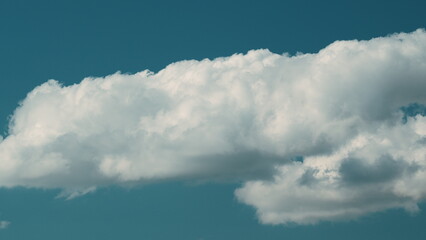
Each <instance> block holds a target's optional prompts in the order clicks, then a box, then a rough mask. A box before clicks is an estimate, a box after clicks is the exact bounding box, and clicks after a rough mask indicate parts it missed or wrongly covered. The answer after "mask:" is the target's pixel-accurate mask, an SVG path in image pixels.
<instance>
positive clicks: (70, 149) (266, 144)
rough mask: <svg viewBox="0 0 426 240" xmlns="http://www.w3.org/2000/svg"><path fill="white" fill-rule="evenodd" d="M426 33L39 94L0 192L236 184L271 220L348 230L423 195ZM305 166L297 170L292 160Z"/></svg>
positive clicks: (16, 139) (176, 67)
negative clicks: (413, 111) (414, 108)
mask: <svg viewBox="0 0 426 240" xmlns="http://www.w3.org/2000/svg"><path fill="white" fill-rule="evenodd" d="M425 79H426V33H425V31H424V30H417V31H415V32H413V33H409V34H405V33H402V34H396V35H392V36H388V37H383V38H376V39H372V40H369V41H338V42H335V43H333V44H331V45H330V46H328V47H326V48H325V49H323V50H321V51H320V52H319V53H317V54H303V55H297V56H293V57H291V56H288V55H286V54H284V55H278V54H274V53H271V52H269V51H268V50H254V51H250V52H248V53H247V54H245V55H243V54H236V55H233V56H231V57H226V58H217V59H214V60H207V59H206V60H203V61H193V60H192V61H181V62H176V63H173V64H171V65H169V66H168V67H166V68H165V69H163V70H162V71H160V72H158V73H156V74H154V73H151V72H149V71H143V72H140V73H137V74H133V75H129V74H120V73H116V74H113V75H110V76H107V77H104V78H86V79H84V80H83V81H82V82H81V83H79V84H75V85H72V86H62V85H60V84H59V83H58V82H56V81H54V80H50V81H48V82H46V83H45V84H42V85H41V86H38V87H37V88H35V89H34V90H33V91H31V92H30V93H29V94H28V96H27V97H26V98H25V99H24V100H23V101H22V103H21V105H20V107H19V108H17V109H16V111H15V112H14V114H13V117H12V121H11V122H10V129H9V135H8V136H7V137H5V138H4V139H2V140H1V139H0V186H6V187H13V186H26V187H43V188H62V189H64V193H65V194H68V195H69V197H74V196H78V195H81V194H84V193H87V192H90V191H93V190H94V188H95V187H99V186H105V185H109V184H124V183H126V184H127V183H138V182H147V181H155V180H164V179H169V180H173V179H196V180H200V179H202V180H223V179H227V180H238V181H245V182H246V183H245V184H244V185H243V186H242V188H240V189H238V190H237V191H236V194H237V197H238V199H239V200H240V201H242V202H244V203H247V204H250V205H252V206H254V207H255V208H256V209H257V212H258V214H259V217H260V220H261V221H262V222H264V223H272V224H278V223H287V222H296V223H313V222H317V221H320V220H335V219H347V218H353V217H357V216H361V215H363V214H366V213H369V212H375V211H380V210H384V209H388V208H393V207H404V208H406V209H410V210H413V209H414V210H415V209H416V203H417V202H418V201H421V200H423V199H424V198H425V196H426V195H425V192H424V190H423V189H422V188H421V186H422V184H423V183H425V180H426V175H425V167H426V166H425V165H426V153H425V144H426V140H425V138H426V136H425V132H426V130H425V126H426V123H425V122H426V121H425V117H422V116H421V115H417V116H412V117H408V119H407V123H403V121H402V118H403V113H402V112H401V110H400V109H401V107H403V106H408V105H409V104H410V103H419V104H426V94H425V92H426V80H425ZM298 156H303V157H304V159H305V160H304V161H303V163H300V162H297V163H293V159H295V158H296V157H298Z"/></svg>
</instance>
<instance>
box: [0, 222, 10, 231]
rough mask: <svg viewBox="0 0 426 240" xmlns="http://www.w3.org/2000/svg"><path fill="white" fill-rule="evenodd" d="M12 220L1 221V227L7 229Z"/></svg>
mask: <svg viewBox="0 0 426 240" xmlns="http://www.w3.org/2000/svg"><path fill="white" fill-rule="evenodd" d="M9 225H10V222H8V221H0V229H5V228H7V227H9Z"/></svg>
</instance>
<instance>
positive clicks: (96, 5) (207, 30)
mask: <svg viewBox="0 0 426 240" xmlns="http://www.w3.org/2000/svg"><path fill="white" fill-rule="evenodd" d="M425 9H426V2H425V1H421V0H418V1H415V0H405V1H392V0H388V1H383V0H376V1H366V0H358V1H344V0H323V1H306V0H298V1H284V0H281V1H269V0H263V1H251V0H244V1H240V0H234V1H230V0H228V1H223V0H216V1H202V0H198V1H194V0H187V1H164V0H155V1H153V0H148V1H129V0H120V1H118V0H117V1H108V0H104V1H100V0H99V1H93V0H73V1H58V0H51V1H47V0H38V1H30V0H27V1H22V0H1V1H0V119H1V120H0V129H2V132H4V133H6V132H5V131H6V127H7V118H8V116H9V115H10V114H12V112H13V110H14V109H15V108H16V107H17V104H18V102H19V101H20V100H22V99H23V98H24V97H25V95H26V93H28V92H29V91H30V90H31V89H33V88H34V87H35V86H37V85H39V84H41V83H43V82H45V81H46V80H48V79H57V80H59V81H61V82H63V83H64V84H67V85H68V84H73V83H77V82H79V81H81V80H82V79H83V78H84V77H87V76H105V75H108V74H111V73H114V72H116V71H122V72H130V73H133V72H138V71H141V70H144V69H150V70H152V71H158V70H160V69H162V68H163V67H165V66H166V65H168V64H170V63H172V62H175V61H178V60H183V59H203V58H215V57H219V56H228V55H231V54H233V53H245V52H247V51H248V50H250V49H258V48H268V49H270V50H271V51H273V52H276V53H283V52H289V53H290V54H294V53H296V52H305V53H306V52H317V51H319V50H320V49H321V48H323V47H325V46H327V45H328V44H330V43H332V42H333V41H335V40H348V39H370V38H372V37H377V36H384V35H387V34H391V33H394V32H401V31H404V32H411V31H414V30H416V29H417V28H424V27H426V17H425V12H424V11H425ZM3 135H4V134H3ZM236 187H238V185H236V184H204V185H197V186H188V185H187V184H186V183H161V184H153V185H147V186H142V187H138V188H135V189H123V188H119V187H111V188H108V189H101V190H99V191H97V192H95V193H92V194H89V195H87V196H83V197H80V198H77V199H74V200H70V201H65V200H63V199H56V198H55V196H56V195H57V194H58V191H57V190H34V189H30V190H28V189H21V188H20V189H0V220H9V221H11V222H12V224H11V225H10V227H9V228H7V229H3V230H0V239H1V240H3V239H5V240H21V239H22V240H24V239H43V240H50V239H55V240H57V239H78V240H85V239H87V240H89V239H104V240H109V239H111V240H112V239H204V240H209V239H221V240H225V239H314V238H327V239H343V238H344V239H425V237H426V228H425V227H424V226H425V225H426V214H423V213H420V214H418V215H416V216H410V215H409V214H407V213H405V212H404V211H402V210H391V211H388V212H385V213H378V214H373V215H370V216H367V217H364V218H362V219H360V220H357V221H351V222H345V223H322V224H318V225H314V226H264V225H260V224H259V223H258V222H257V220H256V218H255V212H254V210H253V209H251V208H250V207H247V206H244V205H242V204H239V203H238V202H237V201H236V200H235V199H234V196H233V191H234V189H235V188H236ZM421 207H422V206H421ZM423 209H426V206H423Z"/></svg>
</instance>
